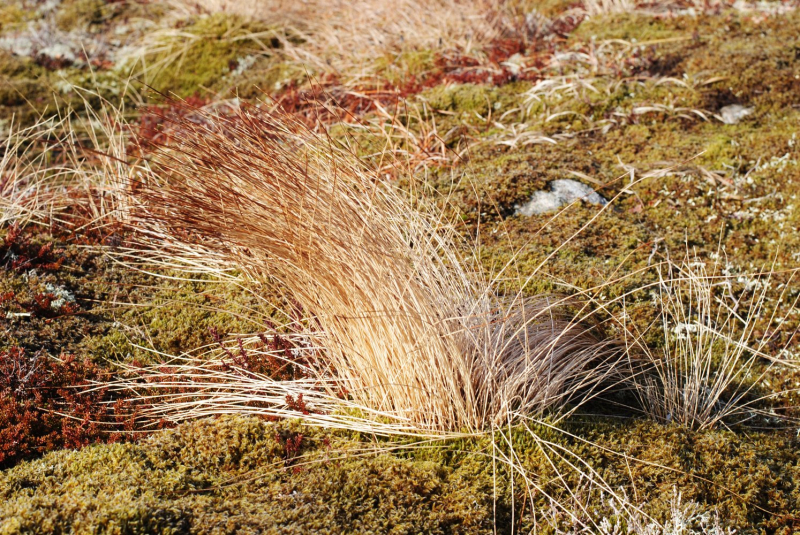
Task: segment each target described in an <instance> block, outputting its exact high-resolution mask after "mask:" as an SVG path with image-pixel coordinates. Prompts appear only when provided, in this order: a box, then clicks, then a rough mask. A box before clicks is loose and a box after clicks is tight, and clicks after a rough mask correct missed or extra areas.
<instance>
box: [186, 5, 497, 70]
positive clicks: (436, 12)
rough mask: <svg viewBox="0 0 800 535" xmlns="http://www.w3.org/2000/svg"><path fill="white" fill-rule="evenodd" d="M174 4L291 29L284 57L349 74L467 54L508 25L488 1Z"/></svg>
mask: <svg viewBox="0 0 800 535" xmlns="http://www.w3.org/2000/svg"><path fill="white" fill-rule="evenodd" d="M173 5H175V6H176V8H178V10H179V11H182V12H185V13H193V12H200V13H218V12H226V13H232V14H237V15H241V16H244V17H247V18H251V19H255V20H261V21H263V22H265V23H267V24H270V25H276V26H280V27H285V28H291V29H292V30H293V33H295V32H296V35H298V36H300V37H301V40H302V41H303V44H302V45H295V44H292V43H288V42H287V43H284V46H285V47H286V52H287V54H288V56H289V57H290V58H293V59H295V60H296V61H298V62H299V63H302V64H304V65H307V66H312V67H313V68H314V69H319V70H320V71H321V72H328V71H330V70H331V68H333V69H335V70H339V71H342V70H349V69H343V68H342V67H343V66H344V65H345V64H347V65H348V66H350V65H352V64H354V63H355V64H359V63H360V64H362V65H364V64H366V63H371V62H372V61H373V60H374V58H376V57H380V56H381V55H382V54H385V53H397V52H400V51H403V50H424V49H431V48H437V49H455V50H460V51H464V52H469V51H470V50H472V49H473V48H474V47H476V45H477V46H478V47H479V46H480V45H481V44H484V43H488V42H490V41H491V40H492V39H495V38H497V37H499V36H501V35H502V34H503V32H504V29H505V25H507V24H508V22H507V21H506V20H504V18H503V17H501V16H500V12H499V7H500V6H499V3H497V2H494V1H490V0H482V1H479V2H466V1H463V0H435V1H430V2H425V1H420V0H399V1H397V2H392V3H386V2H381V1H376V0H357V1H353V2H343V1H335V2H325V1H319V0H313V1H309V2H291V1H286V0H247V1H241V2H240V1H233V0H194V1H184V0H176V1H175V2H173Z"/></svg>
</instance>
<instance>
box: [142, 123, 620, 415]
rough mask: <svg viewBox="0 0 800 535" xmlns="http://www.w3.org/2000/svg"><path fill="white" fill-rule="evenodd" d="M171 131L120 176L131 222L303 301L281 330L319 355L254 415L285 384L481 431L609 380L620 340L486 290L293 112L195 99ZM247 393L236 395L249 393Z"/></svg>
mask: <svg viewBox="0 0 800 535" xmlns="http://www.w3.org/2000/svg"><path fill="white" fill-rule="evenodd" d="M175 128H176V132H177V133H176V135H175V136H173V139H174V142H173V143H172V144H171V145H170V146H163V147H161V149H160V150H159V151H158V155H157V156H156V157H155V158H154V159H153V161H152V162H151V174H150V175H149V176H148V177H147V179H146V180H142V181H138V182H136V183H135V184H133V185H132V191H134V194H133V200H134V201H135V202H137V203H139V204H138V206H137V207H136V210H135V211H134V214H135V215H134V216H133V218H134V220H135V221H136V225H138V227H139V228H140V229H142V230H143V231H144V233H143V235H145V236H148V237H150V238H151V239H156V240H157V241H156V246H157V247H162V248H163V247H166V248H170V247H171V249H169V250H170V252H171V253H173V254H175V255H177V256H180V255H181V254H183V253H182V251H184V252H185V251H191V250H194V251H197V250H198V249H201V250H202V251H203V254H204V255H205V256H206V257H207V259H208V261H210V262H212V263H213V262H217V263H218V265H219V267H220V269H223V268H224V267H227V266H231V265H233V266H236V267H238V268H239V269H242V270H243V271H244V272H245V273H246V274H247V275H248V276H249V277H251V278H253V279H254V280H257V281H262V282H267V281H274V282H276V283H277V284H278V285H279V286H280V287H281V288H284V289H285V291H286V295H287V302H294V303H296V307H297V309H298V310H300V311H301V317H299V318H297V317H296V315H295V314H293V313H292V312H291V311H286V316H287V318H290V317H291V318H295V319H292V320H291V321H289V322H287V327H289V328H290V329H291V330H293V331H295V332H299V333H301V334H303V335H304V336H306V337H307V340H308V343H307V345H308V346H311V347H313V348H316V350H317V351H315V355H314V356H313V358H312V359H311V360H312V362H313V363H312V364H310V365H308V379H307V380H306V381H305V382H299V383H296V384H295V383H290V384H281V385H278V386H274V385H273V387H274V388H278V389H279V391H280V393H279V395H278V398H280V399H279V402H276V401H275V400H276V399H278V398H276V397H274V396H267V397H265V398H264V399H261V401H266V403H267V405H268V407H266V408H264V409H263V410H264V411H265V412H267V413H269V412H270V410H274V411H279V412H280V411H282V410H283V407H284V406H285V401H284V400H285V398H286V395H287V394H288V395H292V396H295V395H296V396H299V395H300V394H303V396H304V398H303V399H305V400H306V402H307V403H309V406H315V404H319V406H321V407H324V408H325V409H326V411H324V412H327V410H329V409H330V408H331V402H332V400H334V399H336V398H337V397H342V396H341V394H340V393H341V392H343V391H344V392H346V393H347V394H346V396H345V397H346V398H347V400H348V402H350V403H351V404H353V405H355V406H358V407H361V408H363V409H365V410H367V411H369V412H371V413H373V414H374V415H376V416H380V417H381V418H386V419H389V420H391V421H393V422H395V423H402V424H403V425H405V426H408V427H410V428H417V429H422V430H446V431H455V430H464V429H468V430H480V429H484V428H486V427H487V426H489V425H492V424H497V423H504V422H508V421H509V420H513V419H514V415H515V414H541V413H542V412H543V411H544V410H546V409H550V408H558V407H563V406H565V405H566V404H567V403H570V402H578V403H579V402H580V400H581V399H583V397H582V396H584V395H587V394H588V395H591V393H592V392H595V391H596V389H597V387H598V385H599V384H600V383H602V382H604V381H606V380H609V379H610V377H611V376H612V375H613V373H614V368H615V364H616V363H617V362H618V361H619V360H620V359H621V356H622V352H621V349H622V348H621V346H620V345H618V344H614V343H612V342H609V341H604V340H602V339H601V338H600V337H599V333H597V332H596V327H595V326H593V325H591V324H588V325H587V324H584V323H582V322H578V321H575V320H574V319H573V318H571V317H570V316H569V315H567V314H566V313H565V311H564V310H563V305H564V304H565V303H564V302H563V300H559V299H549V300H548V299H547V298H541V299H530V298H523V297H522V296H521V295H518V296H516V297H513V296H512V297H511V298H509V297H504V296H501V295H499V294H498V293H497V292H496V291H495V290H494V289H493V284H492V282H491V281H488V280H486V279H484V278H483V276H482V275H481V274H480V272H478V271H477V270H474V269H472V264H471V263H470V262H469V261H468V258H466V257H464V255H462V253H461V252H460V251H461V249H460V248H459V246H458V245H457V242H456V239H455V237H454V235H453V233H452V231H451V230H449V229H448V226H447V225H445V224H444V223H443V222H442V221H441V219H440V218H437V217H435V216H433V215H431V214H430V212H427V213H426V211H425V210H424V207H420V206H414V205H413V204H412V203H411V202H410V201H409V200H407V199H406V198H405V197H404V196H403V194H401V193H400V192H399V191H397V190H395V189H393V187H392V186H390V185H387V184H383V183H380V182H378V181H376V180H375V178H374V177H373V176H372V175H371V174H370V173H369V172H367V170H365V169H364V168H362V167H361V166H360V164H359V163H358V162H357V161H355V160H354V159H353V158H352V157H351V156H350V155H349V154H348V153H347V152H346V151H343V150H341V149H338V148H336V147H334V146H333V145H331V144H330V143H329V142H327V141H325V140H324V139H321V138H319V137H317V136H315V135H314V134H313V133H311V132H310V131H308V129H306V128H305V127H303V126H302V125H301V124H299V123H298V122H297V121H295V120H293V119H292V118H290V117H286V116H281V115H280V114H278V113H277V112H273V113H271V114H267V113H264V112H262V111H259V110H258V109H256V108H239V109H231V111H230V113H229V114H221V115H213V114H211V113H210V112H207V111H202V110H195V113H194V116H193V117H191V118H189V119H186V120H179V122H178V124H176V125H175ZM304 351H306V350H304V349H302V348H301V349H298V352H299V353H303V352H304ZM255 380H257V381H261V382H262V383H263V382H264V381H266V382H267V383H269V380H268V379H267V378H266V377H256V378H255ZM246 382H247V383H252V381H251V380H249V379H248V381H246ZM184 386H185V385H184ZM262 386H264V385H263V384H262ZM259 388H260V387H259V386H253V385H252V384H248V385H246V386H244V387H243V388H238V387H234V390H235V391H236V392H237V395H239V396H241V395H242V392H243V391H249V392H252V394H251V395H250V396H251V397H249V398H248V397H247V396H245V397H244V398H240V400H241V401H248V400H249V401H257V400H259V399H260V398H259V396H258V394H257V392H258V391H259ZM292 389H295V390H292ZM200 390H202V388H200ZM267 390H269V389H267ZM206 392H207V390H206ZM226 395H227V394H220V396H222V397H225V396H226ZM212 398H213V396H212ZM218 400H221V398H219V399H218ZM213 401H214V400H213V399H211V398H207V399H206V401H205V402H203V403H206V407H208V406H213ZM209 403H211V405H209ZM222 405H223V406H225V405H227V404H226V403H222Z"/></svg>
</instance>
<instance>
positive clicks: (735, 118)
mask: <svg viewBox="0 0 800 535" xmlns="http://www.w3.org/2000/svg"><path fill="white" fill-rule="evenodd" d="M751 113H753V108H747V107H745V106H742V105H741V104H729V105H728V106H723V107H722V108H720V109H719V114H718V115H717V116H718V117H719V120H720V121H722V122H723V123H725V124H736V123H738V122H739V121H741V120H742V119H744V118H745V117H747V116H748V115H750V114H751Z"/></svg>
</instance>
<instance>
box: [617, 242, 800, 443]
mask: <svg viewBox="0 0 800 535" xmlns="http://www.w3.org/2000/svg"><path fill="white" fill-rule="evenodd" d="M709 264H710V265H709ZM654 269H655V271H656V274H657V282H656V283H655V284H653V285H651V286H647V287H645V288H643V289H645V290H648V291H650V292H651V297H652V299H653V304H654V306H656V307H658V308H659V310H660V314H659V317H658V320H657V323H656V324H655V325H651V327H652V328H657V329H659V331H661V332H662V333H663V334H662V343H661V344H660V346H661V347H659V348H653V347H650V346H649V345H648V344H645V343H644V342H642V339H643V337H644V336H645V335H646V332H637V331H633V333H635V334H634V335H633V336H632V337H631V341H630V351H631V352H632V353H634V354H643V355H644V357H645V358H644V359H643V360H644V361H645V362H649V363H650V364H651V370H650V371H649V373H642V374H636V375H635V377H636V379H635V383H636V388H635V392H636V393H637V395H638V397H639V399H640V401H641V404H642V406H643V407H644V409H645V411H646V412H647V413H648V415H650V416H651V417H653V418H655V419H656V420H659V421H662V422H677V423H680V424H682V425H685V426H688V427H691V428H695V429H706V428H710V427H714V426H716V425H718V424H725V423H726V422H727V423H741V422H742V421H745V420H748V419H751V418H753V417H754V416H755V415H757V414H758V413H759V408H758V404H759V402H762V401H764V400H765V398H769V397H774V396H776V394H767V395H759V394H758V389H759V388H760V387H761V385H762V383H763V380H764V379H765V377H766V376H767V375H768V374H769V372H770V370H771V369H772V368H773V367H774V366H775V365H777V364H779V365H796V362H795V361H794V360H792V359H787V358H783V357H781V356H780V355H775V354H771V353H770V351H769V349H768V346H769V345H771V339H770V336H760V337H759V336H758V335H757V326H761V328H764V326H765V325H766V330H767V331H768V330H769V329H771V328H772V329H775V331H774V332H776V333H777V332H779V331H778V329H777V327H776V326H777V325H779V324H780V321H779V319H778V315H779V311H780V310H781V306H774V307H772V308H771V310H770V309H769V308H768V307H767V302H768V299H767V298H768V295H769V294H768V290H769V288H770V286H771V277H770V274H769V273H766V274H757V275H754V276H744V275H733V274H729V273H726V272H725V271H724V270H723V266H722V265H720V263H719V261H710V262H707V261H701V260H699V259H697V258H695V257H692V256H691V255H690V254H689V253H688V252H687V254H686V257H685V259H684V260H683V261H682V262H680V263H674V262H672V261H666V262H665V263H662V264H658V265H657V266H656V267H655V268H654ZM795 274H796V271H791V272H790V277H789V281H788V282H787V283H786V284H785V285H783V290H782V292H781V293H780V295H779V296H778V297H777V299H776V301H775V302H776V303H778V305H785V304H786V303H785V298H786V297H787V292H788V290H789V288H790V287H791V281H792V280H793V278H794V275H795ZM796 305H797V299H795V301H794V303H792V305H791V307H790V309H794V307H795V306H796ZM790 338H791V337H790ZM773 353H774V352H773Z"/></svg>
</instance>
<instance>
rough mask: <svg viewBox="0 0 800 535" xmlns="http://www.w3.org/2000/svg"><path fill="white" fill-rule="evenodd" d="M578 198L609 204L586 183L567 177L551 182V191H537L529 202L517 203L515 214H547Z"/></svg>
mask: <svg viewBox="0 0 800 535" xmlns="http://www.w3.org/2000/svg"><path fill="white" fill-rule="evenodd" d="M577 199H581V200H583V201H586V202H588V203H591V204H597V205H600V206H604V205H606V204H608V201H607V200H605V199H604V198H603V197H602V196H601V195H599V194H598V193H597V192H596V191H594V190H593V189H592V188H590V187H589V186H587V185H586V184H583V183H582V182H578V181H577V180H571V179H569V178H565V179H561V180H553V181H552V182H550V191H536V192H534V194H533V195H531V199H530V200H529V201H528V202H526V203H525V204H522V205H520V204H517V205H515V206H514V209H515V210H514V215H524V216H527V217H530V216H532V215H533V214H546V213H547V212H553V211H555V210H558V209H559V208H561V207H562V206H564V205H567V204H569V203H571V202H573V201H575V200H577Z"/></svg>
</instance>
